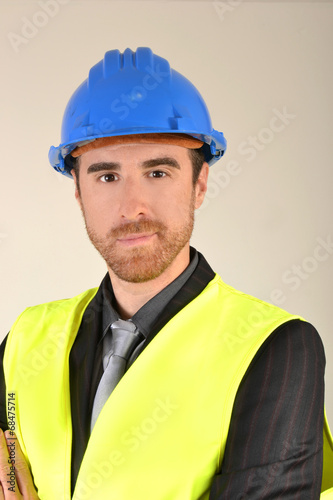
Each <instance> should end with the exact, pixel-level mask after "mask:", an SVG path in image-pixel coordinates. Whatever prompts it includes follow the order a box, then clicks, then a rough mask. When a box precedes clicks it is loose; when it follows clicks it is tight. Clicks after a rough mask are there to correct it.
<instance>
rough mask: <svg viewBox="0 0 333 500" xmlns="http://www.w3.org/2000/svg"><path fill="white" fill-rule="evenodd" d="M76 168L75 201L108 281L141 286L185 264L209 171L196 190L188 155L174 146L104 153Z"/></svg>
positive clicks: (143, 146)
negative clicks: (111, 275)
mask: <svg viewBox="0 0 333 500" xmlns="http://www.w3.org/2000/svg"><path fill="white" fill-rule="evenodd" d="M79 168H80V175H79V184H80V189H78V186H77V179H76V178H75V175H74V180H75V182H76V191H75V195H76V198H77V199H78V201H79V204H80V206H81V209H82V212H83V215H84V219H85V223H86V228H87V232H88V235H89V237H90V239H91V241H92V243H93V244H94V246H95V247H96V249H97V250H98V251H99V252H100V254H101V255H102V257H103V258H104V260H105V261H106V263H107V266H108V269H109V271H110V272H111V273H114V274H115V275H116V276H117V277H118V278H120V279H121V280H124V281H128V282H133V283H140V282H145V281H148V280H152V279H154V278H157V277H158V276H160V275H161V274H162V273H163V272H164V271H165V270H166V269H167V268H168V267H169V266H170V265H171V264H172V265H175V263H177V262H179V263H180V264H181V262H182V261H184V262H185V260H187V262H188V255H189V239H190V236H191V234H192V230H193V223H194V210H195V208H198V207H199V206H200V205H201V203H202V201H203V198H204V194H205V191H206V188H207V175H208V165H207V164H204V167H203V169H202V172H201V174H200V176H199V179H198V182H197V183H196V185H195V186H194V187H193V183H192V163H191V160H190V157H189V153H188V150H187V149H185V148H183V147H180V146H174V145H172V146H171V145H165V144H126V145H116V146H115V145H113V146H107V147H104V148H100V149H95V150H91V151H88V152H86V153H84V154H83V155H82V156H81V157H80V167H79Z"/></svg>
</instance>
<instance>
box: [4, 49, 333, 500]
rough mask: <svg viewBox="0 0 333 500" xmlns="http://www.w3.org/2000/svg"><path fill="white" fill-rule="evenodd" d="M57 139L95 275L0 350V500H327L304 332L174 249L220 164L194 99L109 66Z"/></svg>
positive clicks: (185, 242) (316, 394)
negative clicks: (97, 258)
mask: <svg viewBox="0 0 333 500" xmlns="http://www.w3.org/2000/svg"><path fill="white" fill-rule="evenodd" d="M62 133H63V136H62V143H61V145H60V146H59V147H57V148H51V150H50V161H51V164H52V165H53V166H54V168H56V170H58V171H60V172H62V173H64V174H65V175H68V176H71V177H73V179H74V182H75V196H76V199H77V201H78V203H79V206H80V208H81V210H82V213H83V216H84V219H85V224H86V228H87V232H88V235H89V237H90V239H91V241H92V243H93V244H94V246H95V247H96V248H97V250H98V251H99V252H100V254H101V255H102V257H103V258H104V260H105V262H106V265H107V270H108V272H107V274H106V276H105V278H104V279H103V281H102V283H101V286H100V287H99V288H98V289H93V290H88V291H86V292H84V293H82V294H81V295H79V296H77V297H74V298H73V299H68V300H63V301H57V302H53V303H49V304H44V305H41V306H36V307H33V308H29V309H28V310H26V311H25V312H24V313H23V314H22V315H21V316H20V317H19V318H18V320H17V321H16V322H15V324H14V325H13V328H12V330H11V332H10V334H9V336H8V337H7V339H6V341H5V342H4V343H3V345H2V354H3V373H4V377H3V380H2V392H1V396H0V400H1V404H2V407H1V415H0V420H1V425H2V427H3V428H7V427H9V429H13V428H15V431H16V434H15V435H12V436H10V435H8V436H7V435H6V439H7V442H6V439H5V437H4V435H3V434H2V435H1V436H0V474H1V475H0V480H1V483H2V489H3V497H4V498H6V499H7V498H8V499H9V498H40V499H41V500H44V499H45V500H49V499H50V500H51V499H59V498H60V499H62V498H64V499H69V498H74V499H76V500H79V499H100V498H102V499H104V498H105V499H106V498H113V499H119V500H120V499H121V500H127V499H133V498H136V499H140V500H141V499H142V500H146V499H149V500H150V499H151V500H160V499H161V500H162V499H165V500H176V499H177V500H178V499H179V500H185V499H186V500H187V499H188V500H199V499H200V500H203V499H211V500H222V499H232V500H234V499H240V498H242V499H259V498H260V499H268V498H269V499H272V498H284V499H295V498H300V499H302V500H303V499H317V498H319V496H320V492H321V491H325V490H326V493H325V498H329V496H328V495H332V494H333V490H332V489H331V490H330V492H329V491H328V490H329V488H332V487H333V485H332V483H331V482H330V481H331V475H330V471H332V468H331V469H330V467H332V463H333V462H332V456H333V444H332V440H331V436H330V434H329V430H328V427H327V422H326V419H325V418H324V385H323V377H324V365H325V358H324V352H323V348H322V344H321V341H320V338H319V336H318V334H317V332H316V330H315V329H314V328H313V327H312V326H311V325H309V324H308V323H306V322H305V321H304V320H302V319H301V318H299V317H298V316H292V315H290V314H289V313H287V312H285V311H283V310H281V309H279V308H277V307H274V306H272V305H269V304H266V303H264V302H262V301H260V300H258V299H255V298H253V297H250V296H248V295H245V294H242V293H240V292H238V291H236V290H234V289H233V288H231V287H229V286H227V285H226V284H224V283H223V281H222V280H221V278H220V277H219V276H218V275H216V274H215V273H214V272H213V271H212V269H211V268H210V266H209V265H208V263H207V262H206V261H205V259H204V257H203V256H202V255H201V254H200V253H199V252H197V251H196V250H195V249H193V248H190V244H189V240H190V237H191V233H192V229H193V221H194V211H195V209H197V208H199V207H200V205H201V203H202V201H203V199H204V195H205V192H206V189H207V178H208V171H209V166H208V165H212V164H213V163H214V162H215V161H216V160H217V159H218V158H219V157H221V156H222V155H223V153H224V151H225V148H226V143H225V140H224V137H223V134H222V133H220V132H217V131H215V130H214V129H212V127H211V123H210V117H209V114H208V111H207V108H206V106H205V103H204V101H203V100H202V97H201V96H200V94H199V93H198V91H197V90H196V89H195V88H194V87H193V85H192V84H191V83H190V82H189V81H188V80H186V79H185V78H184V77H183V76H182V75H180V74H179V73H177V72H176V71H174V70H172V69H171V68H170V66H169V64H168V62H167V61H166V60H165V59H162V58H160V57H158V56H156V55H154V54H153V53H152V52H151V50H150V49H147V48H140V49H138V50H137V51H136V52H135V53H134V52H132V51H131V50H129V49H127V50H126V51H125V52H124V53H123V54H120V53H119V52H118V51H110V52H107V53H106V55H105V57H104V60H103V61H101V62H99V63H98V64H96V65H95V66H94V67H93V68H92V69H91V70H90V73H89V78H88V80H86V81H85V82H84V83H83V84H82V85H81V86H80V87H79V88H78V89H77V91H76V92H75V93H74V94H73V96H72V98H71V100H70V102H69V104H68V106H67V108H66V111H65V115H64V121H63V129H62ZM6 397H7V402H5V399H6ZM9 408H11V410H9ZM7 410H8V411H7ZM12 414H13V415H14V416H15V422H14V418H13V417H12V416H11V415H12ZM323 429H324V431H325V434H324V450H325V462H324V471H323ZM16 435H17V440H16ZM6 443H7V444H6ZM27 464H29V466H30V468H31V474H32V476H31V475H30V472H29V469H28V465H27ZM14 469H15V472H16V477H15V476H13V474H12V470H14ZM10 474H12V476H11V475H10ZM8 477H9V478H12V479H11V480H12V481H13V484H12V486H11V489H9V487H8V484H7V483H6V481H7V478H8ZM32 477H33V480H32ZM322 478H323V479H322ZM33 481H34V484H33ZM37 492H38V493H37ZM330 498H331V497H330Z"/></svg>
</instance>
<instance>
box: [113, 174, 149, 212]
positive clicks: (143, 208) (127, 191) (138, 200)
mask: <svg viewBox="0 0 333 500" xmlns="http://www.w3.org/2000/svg"><path fill="white" fill-rule="evenodd" d="M146 201H147V200H146V199H145V195H144V192H143V189H142V187H141V186H140V184H139V183H137V182H134V181H130V182H127V183H126V184H124V189H123V192H122V193H121V200H120V207H119V209H120V216H121V217H122V218H124V219H127V220H136V219H138V218H141V217H144V216H146V215H147V205H146Z"/></svg>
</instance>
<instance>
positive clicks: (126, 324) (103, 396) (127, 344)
mask: <svg viewBox="0 0 333 500" xmlns="http://www.w3.org/2000/svg"><path fill="white" fill-rule="evenodd" d="M111 329H112V337H111V348H110V350H109V352H108V353H107V354H106V355H105V356H104V358H103V367H104V373H103V375H102V378H101V380H100V383H99V385H98V388H97V391H96V395H95V399H94V405H93V409H92V416H91V425H90V430H91V431H92V429H93V427H94V425H95V422H96V420H97V418H98V415H99V414H100V412H101V410H102V408H103V406H104V404H105V403H106V401H107V400H108V398H109V396H110V394H111V393H112V391H113V389H114V388H115V387H116V385H117V384H118V382H119V380H120V379H121V377H122V376H123V375H124V373H125V370H126V364H127V360H128V359H129V357H130V355H131V354H132V352H133V351H134V349H135V348H136V346H137V345H138V344H139V343H140V342H141V341H142V338H143V337H142V336H141V334H140V332H139V331H138V329H137V328H136V326H135V325H134V323H132V322H131V321H124V320H122V319H119V320H118V321H115V322H114V323H112V325H111ZM110 334H111V332H107V334H106V335H110Z"/></svg>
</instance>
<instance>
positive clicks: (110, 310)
mask: <svg viewBox="0 0 333 500" xmlns="http://www.w3.org/2000/svg"><path fill="white" fill-rule="evenodd" d="M190 259H191V260H190V263H189V265H188V266H187V268H186V269H185V270H184V271H183V272H182V273H181V274H180V275H179V276H178V277H177V278H176V279H175V280H174V281H172V282H171V283H170V284H169V285H168V286H166V287H165V288H164V289H163V290H161V291H160V292H159V293H158V294H157V295H155V296H154V297H153V298H151V299H150V300H149V301H148V302H146V304H144V305H143V306H142V307H141V308H140V309H139V310H138V311H137V312H136V313H135V314H134V315H133V316H132V318H131V320H132V321H133V323H135V325H136V326H137V327H138V328H139V330H140V332H141V333H142V334H143V335H144V337H147V335H148V334H149V332H150V329H151V327H152V325H153V323H154V322H155V320H156V318H157V317H158V316H159V314H160V313H161V312H162V311H163V309H164V308H165V307H166V305H167V304H168V302H169V301H170V300H171V299H172V298H173V297H174V296H175V295H176V293H178V292H179V290H180V289H181V288H182V287H183V286H184V285H185V283H186V281H187V280H188V279H189V278H190V276H191V275H192V273H193V272H194V270H195V268H196V267H197V265H198V261H199V257H198V252H197V251H196V250H195V249H194V248H192V247H191V249H190ZM118 319H119V314H118V312H117V309H116V301H115V297H114V294H113V289H112V284H111V281H110V280H105V284H104V287H103V337H104V335H105V333H106V331H107V329H108V327H109V326H110V324H112V323H113V322H114V321H116V320H118Z"/></svg>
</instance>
